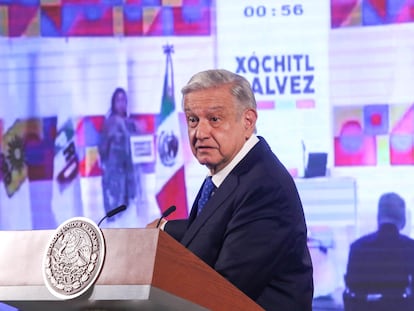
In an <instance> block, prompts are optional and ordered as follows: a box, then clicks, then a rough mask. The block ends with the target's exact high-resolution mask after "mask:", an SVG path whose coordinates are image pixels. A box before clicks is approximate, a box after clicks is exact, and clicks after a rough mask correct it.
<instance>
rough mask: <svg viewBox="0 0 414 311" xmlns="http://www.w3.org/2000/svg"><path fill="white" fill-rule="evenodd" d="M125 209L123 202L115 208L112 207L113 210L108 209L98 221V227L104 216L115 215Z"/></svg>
mask: <svg viewBox="0 0 414 311" xmlns="http://www.w3.org/2000/svg"><path fill="white" fill-rule="evenodd" d="M126 209H127V206H126V205H125V204H122V205H120V206H118V207H117V208H114V209H113V210H110V211H109V212H108V213H106V215H105V216H104V217H103V218H102V219H101V220H100V221H99V222H98V227H99V225H100V224H101V223H102V221H104V220H105V219H106V218H111V217H112V216H115V215H116V214H118V213H120V212H123V211H125V210H126Z"/></svg>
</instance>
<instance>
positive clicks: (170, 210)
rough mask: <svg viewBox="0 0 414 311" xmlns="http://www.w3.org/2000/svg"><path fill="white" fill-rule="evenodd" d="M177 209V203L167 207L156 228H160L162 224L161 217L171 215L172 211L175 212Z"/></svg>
mask: <svg viewBox="0 0 414 311" xmlns="http://www.w3.org/2000/svg"><path fill="white" fill-rule="evenodd" d="M176 209H177V208H176V207H175V205H172V206H170V207H169V208H167V209H166V210H165V211H164V213H162V215H161V217H160V219H159V220H158V223H157V227H156V228H158V227H159V226H160V223H161V219H163V218H165V217H167V216H168V215H170V214H171V213H173V212H174V211H175V210H176Z"/></svg>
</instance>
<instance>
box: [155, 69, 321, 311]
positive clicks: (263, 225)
mask: <svg viewBox="0 0 414 311" xmlns="http://www.w3.org/2000/svg"><path fill="white" fill-rule="evenodd" d="M182 93H183V108H184V112H185V114H186V118H187V125H188V134H189V140H190V144H191V148H192V152H193V154H194V156H195V157H196V158H197V160H198V161H199V162H200V164H202V165H205V166H206V167H207V168H208V169H209V173H208V177H207V178H206V180H205V182H204V183H203V187H202V188H201V189H200V192H199V193H198V195H197V197H196V199H195V202H194V204H193V207H192V209H191V212H190V216H189V218H188V219H185V220H172V221H168V222H165V221H162V225H161V226H162V227H163V229H164V230H165V231H166V232H167V233H169V234H170V235H171V236H173V237H174V238H175V239H177V240H178V241H180V242H181V243H182V244H183V245H184V246H185V247H187V248H188V249H189V250H191V251H192V252H193V253H194V254H196V255H197V256H198V257H200V258H201V259H202V260H204V261H205V262H206V263H207V264H209V265H210V266H211V267H213V268H214V269H215V270H216V271H217V272H218V273H220V274H221V275H223V276H224V277H225V278H227V279H228V280H229V281H230V282H232V283H233V284H234V285H236V286H237V287H238V288H239V289H240V290H242V291H243V292H244V293H245V294H246V295H248V296H249V297H251V298H252V299H253V300H255V301H256V302H257V303H258V304H259V305H261V306H262V307H263V308H264V309H265V310H279V311H310V310H312V296H313V279H312V263H311V259H310V255H309V251H308V248H307V229H306V223H305V218H304V214H303V209H302V204H301V201H300V198H299V195H298V192H297V189H296V186H295V183H294V181H293V179H292V177H291V176H290V174H289V172H288V171H287V170H286V168H285V167H284V166H283V165H282V163H281V162H280V161H279V160H278V158H277V157H276V156H275V155H274V154H273V152H272V150H271V149H270V147H269V145H268V144H267V143H266V141H265V140H264V139H263V138H262V137H258V136H256V135H255V132H256V120H257V111H256V101H255V98H254V95H253V92H252V90H251V87H250V84H249V82H248V81H247V80H246V79H245V78H243V77H241V76H239V75H237V74H234V73H231V72H229V71H226V70H207V71H204V72H200V73H198V74H196V75H194V76H193V77H192V78H191V79H190V81H189V82H188V84H187V85H186V86H185V87H184V88H183V89H182ZM211 181H212V182H213V183H212V184H211ZM207 184H211V188H213V190H212V194H210V196H208V197H206V196H205V195H208V192H210V191H207V190H205V185H207ZM205 202H206V203H205ZM203 203H205V205H204V206H201V205H202V204H203ZM156 222H157V221H154V222H153V223H152V224H150V225H149V226H150V227H151V226H154V223H156Z"/></svg>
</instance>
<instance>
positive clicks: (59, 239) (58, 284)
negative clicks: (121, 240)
mask: <svg viewBox="0 0 414 311" xmlns="http://www.w3.org/2000/svg"><path fill="white" fill-rule="evenodd" d="M104 258H105V242H104V238H103V234H102V231H101V229H99V227H98V226H97V225H96V224H95V223H94V222H92V221H91V220H89V219H88V218H84V217H74V218H71V219H68V220H67V221H65V222H64V223H62V224H61V225H60V226H59V227H58V228H57V229H56V231H55V233H54V234H53V236H52V237H51V239H50V242H49V244H48V245H47V248H46V253H45V256H44V258H43V267H42V270H43V271H42V272H43V280H44V282H45V285H46V287H47V288H48V290H49V291H50V292H51V293H52V294H53V295H54V296H56V297H57V298H60V299H72V298H76V297H78V296H80V295H82V294H83V293H84V292H86V291H87V290H88V289H89V288H90V287H91V286H92V285H93V284H94V283H95V281H96V279H97V277H98V276H99V273H100V272H101V269H102V266H103V262H104Z"/></svg>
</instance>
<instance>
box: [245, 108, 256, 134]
mask: <svg viewBox="0 0 414 311" xmlns="http://www.w3.org/2000/svg"><path fill="white" fill-rule="evenodd" d="M256 120H257V111H256V110H254V109H247V110H246V111H245V112H244V119H243V122H244V128H245V129H246V130H248V131H249V133H250V134H251V133H253V131H254V129H255V128H256Z"/></svg>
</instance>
